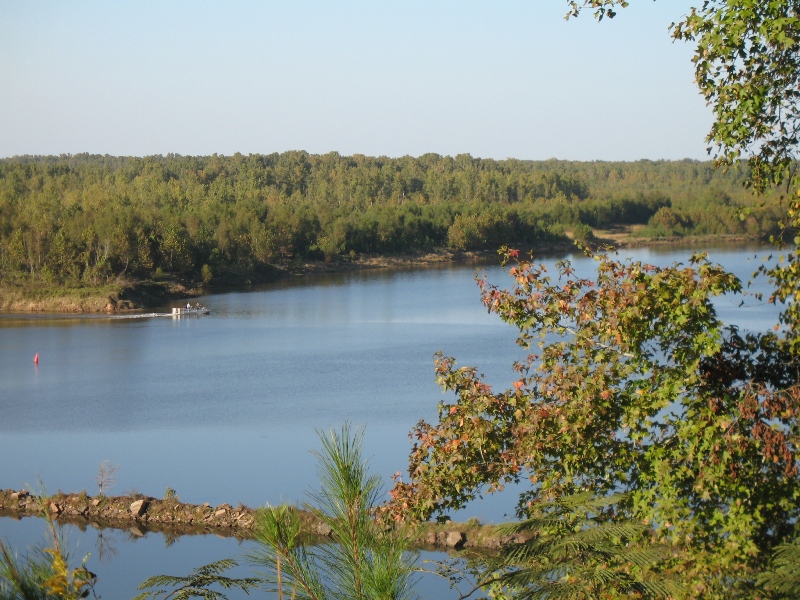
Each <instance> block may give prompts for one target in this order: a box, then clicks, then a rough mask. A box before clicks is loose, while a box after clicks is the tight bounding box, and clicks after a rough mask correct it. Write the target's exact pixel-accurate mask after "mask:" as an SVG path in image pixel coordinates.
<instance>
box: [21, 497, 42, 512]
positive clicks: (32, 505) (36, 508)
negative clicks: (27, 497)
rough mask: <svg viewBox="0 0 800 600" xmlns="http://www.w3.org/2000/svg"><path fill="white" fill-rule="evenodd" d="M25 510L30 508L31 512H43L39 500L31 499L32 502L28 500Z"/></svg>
mask: <svg viewBox="0 0 800 600" xmlns="http://www.w3.org/2000/svg"><path fill="white" fill-rule="evenodd" d="M25 510H28V511H30V512H41V511H42V507H41V506H39V503H38V502H35V501H33V500H31V501H30V502H28V504H27V506H25Z"/></svg>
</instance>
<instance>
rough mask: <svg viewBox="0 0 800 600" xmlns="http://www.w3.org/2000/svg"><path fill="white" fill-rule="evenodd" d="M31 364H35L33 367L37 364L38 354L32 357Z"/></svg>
mask: <svg viewBox="0 0 800 600" xmlns="http://www.w3.org/2000/svg"><path fill="white" fill-rule="evenodd" d="M33 364H35V365H38V364H39V353H38V352H37V353H36V356H34V357H33Z"/></svg>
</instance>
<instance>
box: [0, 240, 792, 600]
mask: <svg viewBox="0 0 800 600" xmlns="http://www.w3.org/2000/svg"><path fill="white" fill-rule="evenodd" d="M693 251H695V250H694V249H687V248H675V247H670V248H667V247H660V248H651V249H646V248H640V249H632V250H626V251H624V255H625V256H629V257H632V258H634V259H637V260H643V261H646V262H652V263H655V264H662V265H663V264H669V263H672V262H674V261H686V260H687V259H688V257H689V256H690V255H691V253H692V252H693ZM764 253H765V252H764V250H763V249H760V248H759V247H758V246H742V245H737V246H723V247H718V248H713V249H711V250H710V254H711V258H712V259H713V260H715V261H717V262H720V263H721V264H722V265H723V266H725V267H726V268H728V269H730V270H732V271H733V272H735V273H736V274H737V275H739V276H740V277H741V278H743V279H744V280H747V279H748V278H749V277H750V275H751V273H752V272H753V271H754V270H755V269H756V268H757V267H758V265H759V264H761V259H760V258H757V257H756V255H757V254H764ZM568 257H569V258H571V259H572V260H573V261H574V263H575V265H576V266H577V267H578V268H579V269H580V270H581V271H583V272H585V273H587V274H589V273H590V272H591V269H592V266H593V263H592V261H591V260H589V259H587V258H585V257H583V256H582V255H579V254H576V255H570V256H568ZM558 258H563V257H558ZM556 259H557V258H556V257H550V258H547V259H546V262H549V263H552V262H554V261H555V260H556ZM475 269H476V267H475V265H448V266H441V267H435V268H424V269H409V270H376V271H356V272H346V273H338V274H331V275H318V276H313V277H311V276H309V277H297V278H292V279H287V280H283V281H280V282H278V283H275V284H273V285H269V286H263V287H259V288H257V289H253V290H250V291H246V292H228V293H219V294H213V295H209V296H207V297H204V298H200V299H199V301H200V302H201V303H203V304H204V305H206V306H208V307H209V308H210V309H211V310H212V312H211V314H210V315H207V316H202V317H197V316H192V317H188V318H180V319H172V318H170V317H160V318H114V317H109V316H105V315H103V316H95V315H93V316H63V315H33V316H29V315H3V316H0V415H2V418H0V434H1V435H0V455H2V457H3V461H2V469H1V470H0V487H3V488H15V489H19V488H22V487H25V488H27V489H39V485H40V484H39V482H42V484H43V485H44V486H45V487H46V489H47V490H51V491H55V490H58V489H60V490H63V491H66V492H72V491H80V490H83V489H85V490H86V491H87V492H89V493H90V494H95V493H97V484H96V482H95V478H96V476H97V471H98V465H99V463H100V462H101V461H105V460H107V461H110V462H111V463H112V464H114V465H118V467H119V470H118V472H117V481H116V484H115V486H114V487H113V488H112V489H111V490H110V491H109V492H108V493H110V494H115V493H117V494H122V493H128V492H131V491H134V490H135V491H138V492H141V493H144V494H147V495H150V496H155V497H163V495H164V494H165V490H166V489H167V488H171V489H174V490H175V491H176V492H177V494H178V495H179V497H180V498H181V499H182V500H183V501H186V502H192V503H198V504H199V503H203V502H210V503H211V504H212V505H216V504H220V503H223V502H228V503H230V504H233V505H235V504H237V503H239V502H241V503H243V504H246V505H249V506H260V505H263V504H264V503H266V502H268V503H271V504H276V503H279V502H285V501H289V502H296V501H302V500H303V499H304V493H305V491H306V490H308V489H310V488H312V487H313V486H314V484H315V482H316V479H317V477H316V471H315V459H314V457H313V456H312V455H311V453H310V450H312V449H315V448H318V447H319V443H318V441H317V433H316V432H317V430H326V429H328V428H331V427H334V428H338V427H339V426H340V425H341V424H342V423H343V422H345V421H350V422H351V423H353V424H356V425H359V426H364V427H365V428H366V436H365V453H366V455H367V456H371V457H372V458H371V465H372V467H373V469H374V470H375V471H377V472H378V473H380V474H381V475H382V476H383V477H384V479H385V480H386V481H388V479H389V477H390V476H391V475H392V474H393V473H394V472H396V471H404V468H405V465H406V457H407V454H408V451H409V448H410V442H409V440H408V435H407V434H408V432H409V430H410V429H411V428H412V427H413V425H414V424H415V423H416V422H417V421H418V420H419V419H422V418H424V419H429V420H430V419H434V418H435V416H436V406H437V403H438V402H439V401H440V399H441V398H442V395H441V391H440V390H439V389H438V387H437V386H436V384H435V382H434V374H433V365H432V356H433V354H434V352H436V351H437V350H441V351H443V352H444V353H445V354H446V355H451V356H454V357H456V359H457V360H458V362H459V364H461V365H475V366H477V367H478V368H479V371H480V372H482V373H484V374H485V375H486V376H487V379H488V381H489V382H490V383H492V384H493V385H494V387H495V388H496V389H499V388H503V387H504V386H507V385H509V384H510V382H511V381H512V378H513V376H514V373H513V371H512V369H511V364H512V362H513V361H514V360H515V359H518V358H521V357H522V356H523V351H522V350H521V349H519V348H518V347H517V346H516V345H515V344H514V340H515V338H516V336H515V330H513V329H512V328H510V327H509V326H507V325H505V324H503V323H502V322H501V321H500V320H499V319H498V318H497V317H496V316H492V315H489V314H487V313H486V310H485V308H484V307H483V306H482V304H481V303H480V300H479V294H478V289H477V287H476V285H475V281H474V274H475ZM485 270H486V272H487V274H488V277H489V279H490V281H492V282H495V283H498V284H500V285H506V282H508V281H509V280H508V277H507V275H505V274H504V273H503V272H502V271H501V270H500V268H499V267H498V266H496V265H489V266H486V267H485ZM758 286H762V287H763V283H762V284H757V287H758ZM759 289H760V288H759ZM741 300H742V298H726V299H722V300H720V301H719V302H718V304H717V306H718V311H719V313H720V315H721V316H722V317H723V318H724V319H725V320H727V321H729V322H732V323H736V324H739V325H740V326H742V327H747V328H753V329H756V330H759V329H765V328H767V327H770V326H772V325H774V323H775V321H776V311H775V308H774V307H772V306H770V305H768V304H767V303H766V302H764V301H760V302H759V301H757V300H756V299H755V298H754V297H752V296H747V297H745V298H744V301H745V304H744V306H739V304H740V301H741ZM176 304H177V303H176ZM168 308H169V307H162V309H163V310H167V309H168ZM37 353H38V354H39V357H40V358H39V364H38V366H37V365H35V364H34V363H33V357H34V355H35V354H37ZM513 505H514V498H513V495H509V494H506V495H505V497H500V498H494V499H492V500H490V501H485V502H478V503H475V505H474V506H472V507H469V508H468V509H466V510H465V511H464V512H462V513H460V514H459V515H458V516H459V518H465V517H468V516H476V517H478V518H480V519H481V520H484V521H499V520H502V519H503V518H504V516H505V515H510V514H511V513H512V512H513ZM67 530H68V531H67V534H68V538H69V541H70V543H72V544H73V545H74V548H75V552H74V553H75V554H76V555H80V556H82V555H83V554H85V553H86V552H92V553H93V557H92V559H90V563H89V566H90V568H91V569H92V570H94V571H95V572H97V573H99V574H100V577H101V579H100V587H99V590H100V594H101V595H102V596H103V597H104V598H106V599H109V598H125V597H131V596H133V595H134V593H135V587H136V584H137V583H139V582H140V581H142V580H143V579H145V578H146V577H148V576H150V575H154V574H158V573H164V572H169V573H172V574H185V573H188V572H189V571H190V570H191V568H192V567H196V566H199V565H201V564H204V563H207V562H211V561H212V560H217V559H219V558H223V557H226V556H233V555H236V554H239V553H241V550H240V548H239V547H238V543H237V542H236V541H235V540H233V539H222V538H218V537H216V536H192V537H184V538H179V539H167V538H164V537H163V536H161V535H160V534H153V533H151V534H148V535H146V536H145V537H138V536H136V535H135V534H134V533H130V532H128V533H125V532H114V531H110V530H106V531H104V532H98V531H96V530H94V529H92V528H89V529H87V530H86V531H80V530H79V529H78V528H75V527H68V528H67ZM43 532H44V527H43V523H42V522H41V521H39V520H38V519H24V520H22V521H14V520H12V519H8V518H5V519H0V538H1V539H4V540H6V541H8V542H10V543H11V545H12V546H14V547H16V548H24V547H26V546H28V545H29V544H31V543H33V542H35V541H38V540H40V539H41V538H42V536H43ZM437 585H441V586H443V589H439V588H437V587H436V586H437ZM426 586H428V587H425V590H426V594H427V595H430V596H431V597H434V596H438V597H446V596H445V595H442V594H444V593H445V591H446V590H447V585H446V584H444V583H442V584H434V583H431V584H426ZM436 590H438V591H436Z"/></svg>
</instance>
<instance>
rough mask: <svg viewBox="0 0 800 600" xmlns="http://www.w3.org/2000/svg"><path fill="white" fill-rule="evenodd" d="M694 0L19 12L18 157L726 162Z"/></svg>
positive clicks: (15, 77)
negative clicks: (700, 79)
mask: <svg viewBox="0 0 800 600" xmlns="http://www.w3.org/2000/svg"><path fill="white" fill-rule="evenodd" d="M698 1H699V0H695V1H694V2H693V1H691V0H659V1H658V2H655V3H654V2H652V1H650V0H634V1H633V2H632V6H631V7H629V8H628V9H624V10H621V11H620V12H619V15H618V16H617V17H616V18H615V19H613V20H611V21H607V20H604V21H603V22H602V23H597V22H596V21H594V20H593V19H592V18H591V15H590V14H589V13H588V12H587V13H585V14H584V15H583V16H581V18H580V19H578V20H570V21H568V22H567V21H565V20H564V18H563V17H564V15H565V13H566V10H567V8H566V1H565V0H482V1H480V2H478V1H472V0H404V1H399V2H398V1H395V2H389V1H384V0H363V1H361V0H336V1H327V2H323V1H317V0H284V1H281V2H277V1H275V2H272V1H266V0H264V1H256V0H252V1H240V0H224V1H222V0H220V1H216V2H207V1H200V0H169V1H164V0H159V1H147V0H136V1H133V0H114V1H110V2H109V1H95V0H81V1H75V2H63V1H49V2H44V1H36V0H26V1H24V2H20V1H17V0H0V156H13V155H18V154H60V153H78V152H91V153H101V154H113V155H136V156H142V155H147V154H165V153H168V152H175V153H179V154H212V153H214V152H216V153H219V154H233V153H235V152H242V153H244V154H247V153H270V152H282V151H285V150H292V149H294V150H307V151H309V152H312V153H324V152H329V151H332V150H336V151H338V152H340V153H342V154H354V153H361V154H367V155H388V156H402V155H405V154H410V155H413V156H418V155H420V154H423V153H426V152H437V153H439V154H450V155H454V154H458V153H463V152H468V153H470V154H472V155H473V156H481V157H490V158H498V159H501V158H507V157H515V158H521V159H547V158H551V157H555V158H560V159H569V160H595V159H599V160H636V159H640V158H649V159H659V158H666V159H679V158H686V157H688V158H698V159H703V158H705V157H706V153H705V147H706V145H705V142H704V137H705V135H706V133H707V131H708V128H709V126H710V124H711V113H710V110H709V109H708V108H707V107H706V106H705V102H704V101H703V99H702V98H701V97H700V96H699V94H698V93H697V91H696V88H695V87H694V83H693V70H692V64H691V60H690V59H691V55H692V48H691V47H690V46H688V45H686V44H680V43H672V41H671V40H670V38H669V35H668V31H667V28H668V25H669V24H670V23H671V22H672V21H674V20H677V19H679V18H680V17H681V16H682V15H684V14H686V13H687V12H688V8H689V7H690V6H691V5H692V4H697V2H698Z"/></svg>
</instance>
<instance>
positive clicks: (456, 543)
mask: <svg viewBox="0 0 800 600" xmlns="http://www.w3.org/2000/svg"><path fill="white" fill-rule="evenodd" d="M464 541H465V536H464V534H463V533H462V532H461V531H448V532H446V534H445V538H444V544H445V546H449V547H450V548H460V547H461V546H463V545H464Z"/></svg>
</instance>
